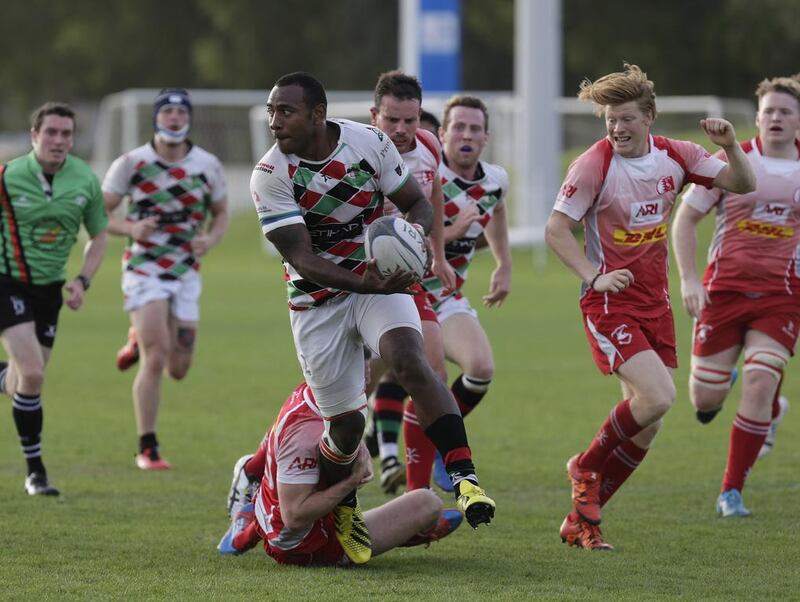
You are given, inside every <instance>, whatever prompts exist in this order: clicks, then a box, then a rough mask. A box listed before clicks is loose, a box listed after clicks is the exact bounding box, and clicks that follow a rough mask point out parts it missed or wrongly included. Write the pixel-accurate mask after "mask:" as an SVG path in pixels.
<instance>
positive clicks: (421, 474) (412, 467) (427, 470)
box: [403, 400, 436, 491]
mask: <svg viewBox="0 0 800 602" xmlns="http://www.w3.org/2000/svg"><path fill="white" fill-rule="evenodd" d="M403 440H404V441H405V443H406V488H407V490H408V491H414V490H415V489H423V488H425V487H429V486H430V483H431V471H432V469H433V460H434V458H435V456H436V448H435V447H434V445H433V443H431V440H430V439H428V435H426V434H425V431H424V430H422V427H421V426H420V424H419V420H417V415H416V413H415V412H414V401H413V400H409V401H408V404H407V405H406V410H405V413H404V414H403Z"/></svg>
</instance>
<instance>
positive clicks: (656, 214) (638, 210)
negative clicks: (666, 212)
mask: <svg viewBox="0 0 800 602" xmlns="http://www.w3.org/2000/svg"><path fill="white" fill-rule="evenodd" d="M663 207H664V204H663V201H662V200H661V199H655V200H652V201H640V202H638V203H631V219H630V226H631V228H640V227H642V226H655V225H656V224H660V223H661V222H662V220H663V215H662V209H663Z"/></svg>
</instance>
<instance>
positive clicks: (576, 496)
mask: <svg viewBox="0 0 800 602" xmlns="http://www.w3.org/2000/svg"><path fill="white" fill-rule="evenodd" d="M580 456H581V454H576V455H574V456H572V457H571V458H570V459H569V461H568V462H567V476H568V477H569V480H570V482H571V483H572V507H573V509H574V510H575V512H577V513H578V514H580V516H581V518H582V519H583V520H585V521H586V522H587V523H590V524H592V525H599V524H600V521H601V519H602V515H601V512H600V484H601V482H602V480H603V479H602V477H601V475H600V473H599V472H595V471H593V470H583V469H581V468H580V467H579V466H578V461H579V460H580Z"/></svg>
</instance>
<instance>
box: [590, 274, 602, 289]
mask: <svg viewBox="0 0 800 602" xmlns="http://www.w3.org/2000/svg"><path fill="white" fill-rule="evenodd" d="M602 275H603V274H602V272H597V273H596V274H595V275H594V278H592V281H591V282H590V283H589V288H590V289H592V290H594V283H595V282H597V279H598V278H600V276H602Z"/></svg>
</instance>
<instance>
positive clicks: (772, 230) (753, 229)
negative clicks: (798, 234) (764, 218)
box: [736, 219, 794, 238]
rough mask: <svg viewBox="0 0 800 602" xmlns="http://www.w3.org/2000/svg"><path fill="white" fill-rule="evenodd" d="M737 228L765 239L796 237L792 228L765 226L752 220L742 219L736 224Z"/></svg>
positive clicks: (773, 225)
mask: <svg viewBox="0 0 800 602" xmlns="http://www.w3.org/2000/svg"><path fill="white" fill-rule="evenodd" d="M736 228H737V229H739V230H741V231H742V232H747V233H748V234H755V235H756V236H763V237H765V238H791V237H792V236H794V228H792V227H790V226H778V225H775V224H765V223H764V222H757V221H755V220H752V219H742V220H739V221H738V222H736Z"/></svg>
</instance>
